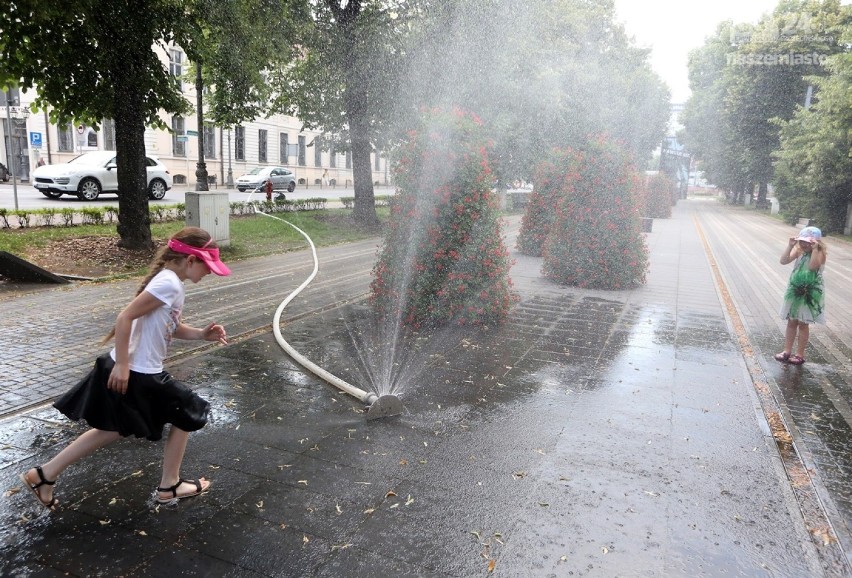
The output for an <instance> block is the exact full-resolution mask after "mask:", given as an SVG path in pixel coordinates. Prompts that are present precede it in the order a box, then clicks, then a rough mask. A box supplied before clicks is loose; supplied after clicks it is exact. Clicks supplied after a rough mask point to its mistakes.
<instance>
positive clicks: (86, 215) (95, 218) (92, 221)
mask: <svg viewBox="0 0 852 578" xmlns="http://www.w3.org/2000/svg"><path fill="white" fill-rule="evenodd" d="M80 215H81V216H82V219H83V224H85V225H102V224H103V223H104V216H105V215H106V211H105V210H104V209H103V208H102V207H83V208H82V209H80Z"/></svg>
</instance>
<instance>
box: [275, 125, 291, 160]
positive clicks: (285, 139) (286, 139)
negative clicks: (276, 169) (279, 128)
mask: <svg viewBox="0 0 852 578" xmlns="http://www.w3.org/2000/svg"><path fill="white" fill-rule="evenodd" d="M289 144H290V135H288V134H287V133H286V132H282V133H279V134H278V158H279V161H278V162H280V163H281V164H282V165H286V164H288V163H289V162H290V155H289V154H288V153H287V147H288V146H289Z"/></svg>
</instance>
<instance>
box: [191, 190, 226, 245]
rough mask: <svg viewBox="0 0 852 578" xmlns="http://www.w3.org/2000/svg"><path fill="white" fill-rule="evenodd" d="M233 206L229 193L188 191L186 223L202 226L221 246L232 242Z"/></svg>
mask: <svg viewBox="0 0 852 578" xmlns="http://www.w3.org/2000/svg"><path fill="white" fill-rule="evenodd" d="M230 214H231V206H230V203H229V202H228V193H211V192H209V191H197V192H187V193H186V224H187V225H188V226H190V227H201V228H202V229H204V230H205V231H207V232H208V233H210V236H211V237H213V241H215V242H216V244H217V245H219V246H220V247H227V246H228V245H230V244H231V228H230V222H229V220H228V217H229V216H230Z"/></svg>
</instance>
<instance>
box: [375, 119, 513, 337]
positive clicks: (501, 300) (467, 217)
mask: <svg viewBox="0 0 852 578" xmlns="http://www.w3.org/2000/svg"><path fill="white" fill-rule="evenodd" d="M423 116H424V118H423V122H422V126H421V128H420V129H419V130H414V131H411V132H410V133H409V135H408V136H409V138H408V141H407V142H406V143H405V144H403V145H402V146H401V147H400V150H399V151H398V152H397V154H396V155H395V156H396V158H395V162H394V169H393V170H394V180H395V182H396V185H397V194H396V197H395V199H394V202H393V203H391V209H390V217H389V220H388V228H387V233H386V235H385V239H384V244H383V246H382V250H381V254H380V256H379V260H378V262H377V263H376V265H375V266H374V268H373V281H372V283H371V284H370V290H371V300H372V302H373V304H374V307H375V308H376V310H377V312H378V313H379V314H380V315H393V316H398V317H400V318H401V320H402V322H403V323H404V324H405V325H407V326H410V327H414V328H418V327H421V326H436V325H443V324H447V323H455V324H460V325H465V324H486V323H493V322H499V321H501V320H503V319H505V317H506V315H507V314H508V312H509V307H510V305H511V298H510V287H511V281H510V280H509V276H508V271H509V258H508V256H509V253H508V251H507V250H506V247H505V246H504V244H503V237H502V235H501V232H500V221H499V200H498V199H497V198H496V195H495V194H494V193H493V192H492V190H491V186H492V183H493V181H494V177H493V176H492V173H491V168H490V166H489V162H488V152H487V146H486V142H485V141H484V139H483V137H482V135H481V126H480V125H481V123H480V122H479V120H478V119H477V118H476V117H475V116H473V115H471V114H468V113H465V112H463V111H459V110H454V111H452V112H446V111H441V110H431V111H426V112H424V115H423Z"/></svg>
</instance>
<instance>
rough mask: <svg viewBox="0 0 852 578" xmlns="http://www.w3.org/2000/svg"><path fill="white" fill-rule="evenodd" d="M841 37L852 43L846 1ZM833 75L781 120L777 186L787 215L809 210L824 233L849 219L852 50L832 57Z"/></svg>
mask: <svg viewBox="0 0 852 578" xmlns="http://www.w3.org/2000/svg"><path fill="white" fill-rule="evenodd" d="M845 9H846V16H847V20H846V23H845V24H844V26H843V28H844V32H843V33H842V34H843V36H842V40H841V43H842V44H843V45H845V46H852V7H850V6H847V7H845ZM826 69H827V70H828V71H829V75H828V76H825V77H818V78H813V79H811V80H812V81H813V82H814V84H815V85H816V87H817V89H818V90H817V92H816V95H817V96H816V97H815V100H814V104H813V106H812V107H811V108H809V109H805V108H800V109H798V110H797V111H796V114H795V115H794V116H793V118H792V119H790V120H789V121H787V122H781V123H780V126H781V145H780V147H779V149H778V150H777V151H776V152H775V155H774V156H775V158H776V159H777V161H776V163H775V188H776V193H777V195H778V197H779V199H780V200H781V204H782V208H783V212H784V213H785V214H787V215H790V216H793V217H796V216H801V215H804V216H808V217H811V218H813V219H815V220H816V222H817V223H818V224H819V225H820V227H821V228H822V229H823V232H825V233H835V232H840V231H842V230H843V229H844V226H845V225H847V223H846V217H847V211H848V206H849V203H850V202H852V53H850V52H845V53H841V54H836V55H834V56H831V57H829V59H828V61H827V62H826Z"/></svg>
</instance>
